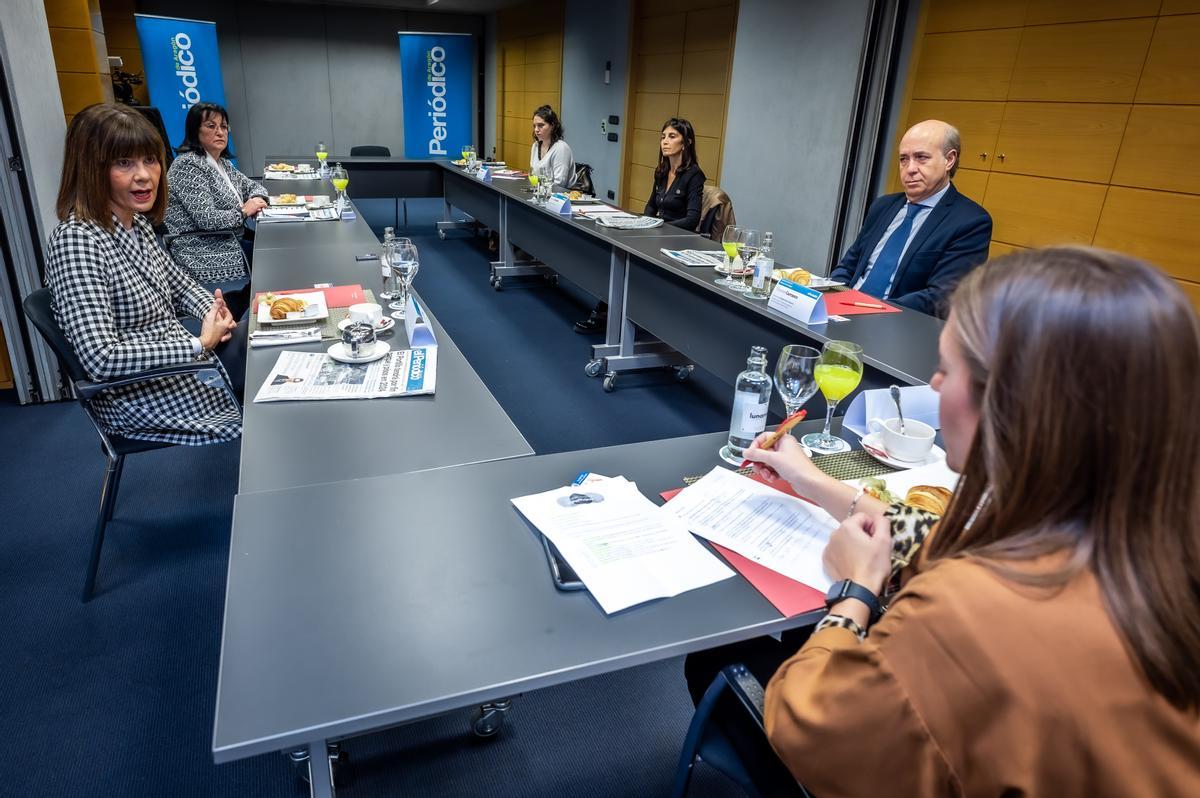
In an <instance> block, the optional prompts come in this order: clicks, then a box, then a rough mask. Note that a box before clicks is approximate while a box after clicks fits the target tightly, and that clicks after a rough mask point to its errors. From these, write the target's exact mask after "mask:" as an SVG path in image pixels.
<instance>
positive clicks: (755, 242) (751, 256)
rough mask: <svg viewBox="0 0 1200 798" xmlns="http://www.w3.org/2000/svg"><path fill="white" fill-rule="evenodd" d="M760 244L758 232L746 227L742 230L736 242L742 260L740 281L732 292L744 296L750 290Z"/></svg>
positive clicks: (760, 238)
mask: <svg viewBox="0 0 1200 798" xmlns="http://www.w3.org/2000/svg"><path fill="white" fill-rule="evenodd" d="M762 242H763V236H762V233H761V232H760V231H758V230H751V229H750V228H748V227H743V228H742V234H741V236H739V237H738V241H737V251H738V257H740V258H741V259H742V272H741V278H742V279H741V280H739V281H738V282H737V285H735V286H733V290H734V291H737V292H738V293H742V294H744V293H747V292H748V291H749V290H750V285H751V282H752V281H753V279H754V261H755V260H756V259H757V258H758V253H759V252H760V251H761V250H762Z"/></svg>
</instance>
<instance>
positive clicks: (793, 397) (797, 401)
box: [775, 344, 821, 416]
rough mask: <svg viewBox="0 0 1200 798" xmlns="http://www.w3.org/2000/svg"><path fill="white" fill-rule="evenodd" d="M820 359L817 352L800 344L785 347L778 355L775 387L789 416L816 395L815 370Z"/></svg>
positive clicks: (819, 354)
mask: <svg viewBox="0 0 1200 798" xmlns="http://www.w3.org/2000/svg"><path fill="white" fill-rule="evenodd" d="M820 359H821V352H820V351H819V350H817V349H814V348H813V347H811V346H803V345H801V344H792V345H790V346H785V347H784V348H783V351H781V352H780V353H779V362H778V363H776V364H775V387H776V388H777V389H778V390H779V398H780V399H782V400H783V405H784V407H786V408H787V414H788V415H789V416H790V415H792V414H793V413H795V412H797V411H799V410H800V408H802V407H804V405H805V403H806V402H808V400H809V399H812V398H813V396H815V395H816V393H817V372H816V369H817V362H818V361H819V360H820Z"/></svg>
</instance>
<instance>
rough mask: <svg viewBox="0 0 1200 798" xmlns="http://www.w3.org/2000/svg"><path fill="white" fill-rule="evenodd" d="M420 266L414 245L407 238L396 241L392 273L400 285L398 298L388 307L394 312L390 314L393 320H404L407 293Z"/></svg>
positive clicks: (406, 307)
mask: <svg viewBox="0 0 1200 798" xmlns="http://www.w3.org/2000/svg"><path fill="white" fill-rule="evenodd" d="M420 266H421V264H420V259H419V257H418V253H417V246H416V244H414V243H413V242H412V241H410V240H409V239H407V238H401V239H397V241H396V255H395V260H394V261H393V263H392V272H393V273H395V275H396V279H397V280H398V281H399V283H400V298H399V299H398V300H396V301H395V302H392V303H390V304H389V305H388V307H389V308H391V309H392V310H393V311H394V312H393V313H392V314H391V316H392V318H393V319H401V320H403V319H404V314H405V311H406V310H407V309H408V292H409V289H410V288H411V287H412V282H413V278H415V277H416V276H417V270H418V269H419V268H420Z"/></svg>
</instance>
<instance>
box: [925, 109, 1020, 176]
mask: <svg viewBox="0 0 1200 798" xmlns="http://www.w3.org/2000/svg"><path fill="white" fill-rule="evenodd" d="M926 119H941V120H942V121H943V122H949V123H950V124H952V125H954V126H955V127H956V128H958V132H959V134H960V135H961V136H962V149H963V151H962V152H960V153H959V163H960V164H962V166H963V167H964V168H970V169H984V170H987V169H991V167H992V161H993V159H995V157H996V136H997V135H998V134H999V133H1000V123H1001V122H1002V121H1003V119H1004V103H1002V102H967V101H963V100H913V101H912V103H911V104H909V106H908V121H907V122H906V123H905V125H904V129H905V130H907V129H908V128H910V127H912V126H913V125H915V124H917V123H918V122H921V121H924V120H926ZM902 133H903V131H901V134H902Z"/></svg>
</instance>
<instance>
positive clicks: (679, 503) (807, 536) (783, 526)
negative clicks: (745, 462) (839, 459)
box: [660, 466, 838, 592]
mask: <svg viewBox="0 0 1200 798" xmlns="http://www.w3.org/2000/svg"><path fill="white" fill-rule="evenodd" d="M660 512H662V513H663V514H664V515H666V516H670V517H674V518H677V519H679V520H680V521H682V522H683V523H685V524H687V526H688V528H689V529H691V530H692V531H693V532H695V533H696V534H697V535H699V536H700V537H702V538H705V539H707V540H710V541H712V542H713V543H717V544H719V545H721V546H724V547H725V548H727V549H732V550H733V551H735V552H737V553H738V554H740V555H742V556H743V557H746V558H747V559H750V560H753V561H754V562H756V563H758V564H760V565H763V566H766V567H767V568H770V569H771V570H773V571H777V572H779V573H781V574H783V575H784V576H786V577H789V578H791V579H795V580H796V581H797V582H802V583H804V584H805V585H808V586H809V587H811V588H815V589H817V590H820V591H821V592H825V591H827V590H829V588H830V587H831V586H832V584H833V581H832V580H831V579H830V578H829V577H828V576H827V575H826V573H825V568H824V566H823V565H822V564H821V555H822V553H823V552H824V551H825V544H827V543H828V542H829V536H830V534H831V533H832V532H833V530H834V529H836V528H837V525H838V524H837V521H836V520H834V518H833V516H831V515H830V514H829V513H827V512H825V511H824V510H822V509H821V508H820V507H817V506H816V505H814V504H809V503H808V502H806V501H804V500H802V499H797V498H796V497H795V496H789V495H787V494H786V493H783V492H781V491H778V490H776V489H775V488H772V487H770V486H768V485H764V484H763V483H761V482H758V481H756V480H753V479H750V478H749V477H744V476H742V475H741V474H738V473H736V472H733V471H728V470H726V469H724V468H722V467H721V466H716V467H714V468H713V470H712V471H710V472H708V474H706V475H705V476H704V477H703V478H702V479H700V480H698V481H697V482H695V483H694V484H693V485H691V486H690V487H687V488H684V489H683V490H681V491H680V492H679V493H678V495H676V496H675V498H673V499H671V501H669V502H667V503H666V504H665V505H663V507H662V508H661V510H660Z"/></svg>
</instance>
